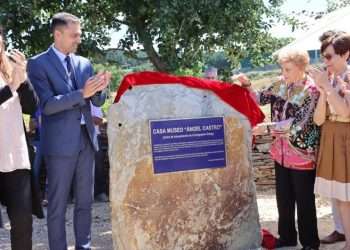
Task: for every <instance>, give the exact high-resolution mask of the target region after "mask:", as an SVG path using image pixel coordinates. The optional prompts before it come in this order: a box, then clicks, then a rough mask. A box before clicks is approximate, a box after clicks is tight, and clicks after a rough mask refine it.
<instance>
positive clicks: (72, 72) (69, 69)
mask: <svg viewBox="0 0 350 250" xmlns="http://www.w3.org/2000/svg"><path fill="white" fill-rule="evenodd" d="M65 61H66V63H67V71H68V76H69V78H70V80H71V81H72V85H73V88H74V89H78V86H77V82H76V80H75V77H74V71H73V68H72V63H71V59H70V56H66V59H65Z"/></svg>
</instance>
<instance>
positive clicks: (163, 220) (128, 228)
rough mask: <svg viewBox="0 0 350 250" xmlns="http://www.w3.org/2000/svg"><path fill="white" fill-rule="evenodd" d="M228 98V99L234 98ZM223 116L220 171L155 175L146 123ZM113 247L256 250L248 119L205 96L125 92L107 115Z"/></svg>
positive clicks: (176, 88) (148, 89)
mask: <svg viewBox="0 0 350 250" xmlns="http://www.w3.org/2000/svg"><path fill="white" fill-rule="evenodd" d="M233 98H234V97H233ZM213 116H223V117H224V127H225V142H226V161H227V166H226V167H224V168H216V169H200V170H192V171H181V172H173V173H162V174H154V172H153V165H152V164H153V163H152V149H151V142H150V131H149V120H154V119H175V118H179V119H180V118H198V117H213ZM108 138H109V158H110V171H111V172H110V195H111V196H110V200H111V207H112V216H111V218H112V231H113V241H114V249H118V250H161V249H164V250H186V249H188V250H195V249H198V250H203V249H213V250H214V249H215V250H219V249H232V250H236V249H237V250H248V249H257V248H259V246H260V243H261V236H260V225H259V218H258V209H257V203H256V194H255V185H254V183H253V175H252V160H251V127H250V124H249V121H248V119H247V118H246V117H245V116H243V115H242V114H241V113H239V112H237V111H236V110H235V109H233V108H232V107H231V106H229V105H228V104H226V103H225V102H223V101H222V100H220V99H219V98H218V97H217V96H216V95H214V94H212V92H210V91H206V90H199V89H194V88H188V87H185V86H183V85H177V84H162V85H143V86H136V87H134V88H132V90H128V91H127V92H125V93H124V95H123V96H122V97H121V99H120V101H119V102H118V103H116V104H113V105H112V106H111V108H110V110H109V114H108Z"/></svg>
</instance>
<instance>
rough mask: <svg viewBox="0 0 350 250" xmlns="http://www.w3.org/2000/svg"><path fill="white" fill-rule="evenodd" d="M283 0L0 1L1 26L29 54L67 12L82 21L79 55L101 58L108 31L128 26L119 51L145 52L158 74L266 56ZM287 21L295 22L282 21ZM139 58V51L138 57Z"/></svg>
mask: <svg viewBox="0 0 350 250" xmlns="http://www.w3.org/2000/svg"><path fill="white" fill-rule="evenodd" d="M282 2H283V0H267V1H264V0H198V1H192V0H132V1H131V0H118V1H115V0H104V1H99V0H60V1H49V0H17V1H12V0H1V2H0V22H1V23H3V24H5V26H6V27H7V28H8V30H9V33H8V37H9V40H10V41H11V42H12V44H13V45H14V46H15V47H19V48H21V49H24V50H25V51H26V52H27V54H28V55H33V54H35V53H38V52H39V51H42V50H43V49H44V48H46V47H47V46H48V45H49V44H50V43H51V42H52V39H51V38H50V36H49V24H48V23H49V20H50V18H51V17H52V15H53V14H54V13H55V12H58V11H62V10H64V11H67V12H71V13H72V14H75V15H77V16H79V17H80V18H81V20H82V23H83V28H84V32H83V34H84V35H83V44H82V46H81V49H80V50H81V53H82V54H83V55H86V56H96V55H98V54H101V52H102V51H101V50H102V49H103V47H104V46H105V45H106V44H108V43H109V37H108V35H109V32H108V31H109V30H110V29H116V30H118V29H119V28H120V25H122V24H125V25H126V26H127V29H128V30H127V33H126V36H125V37H124V38H123V39H122V40H121V42H120V49H123V50H125V51H127V52H129V54H133V52H135V51H138V50H144V51H145V52H146V54H147V57H148V58H149V60H150V61H151V62H152V64H153V65H154V66H155V68H156V69H157V70H159V71H168V72H175V71H176V70H178V69H181V68H194V67H195V68H199V67H200V65H202V61H203V54H204V53H211V52H214V51H217V50H224V51H225V53H226V55H227V56H228V58H229V60H230V62H231V63H234V64H237V63H238V62H239V60H240V59H242V58H244V57H246V56H253V57H256V60H255V61H257V62H259V56H260V54H261V53H263V54H264V53H265V52H266V46H269V45H270V44H269V43H268V42H267V41H268V40H271V39H270V38H269V35H268V30H269V28H270V27H271V25H272V23H273V22H276V21H279V20H281V18H282V17H281V15H280V14H279V11H278V10H279V7H280V5H281V4H282ZM284 18H285V19H284V20H285V21H287V22H291V19H288V18H286V17H284ZM134 54H135V53H134Z"/></svg>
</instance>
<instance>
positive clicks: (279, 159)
mask: <svg viewBox="0 0 350 250" xmlns="http://www.w3.org/2000/svg"><path fill="white" fill-rule="evenodd" d="M278 63H279V64H280V66H281V69H282V77H281V78H280V80H278V81H277V82H274V83H273V84H272V85H271V86H270V87H268V88H267V89H265V90H263V91H261V92H253V91H252V93H254V96H255V97H256V100H257V102H258V103H259V104H260V105H265V104H271V118H272V123H271V124H270V128H271V131H272V133H273V135H274V141H273V143H272V145H271V148H270V153H271V157H272V158H273V159H274V161H275V173H276V198H277V207H278V213H279V219H278V233H279V236H280V237H279V239H278V240H277V243H276V248H278V247H285V246H296V245H297V231H296V227H295V219H294V218H295V204H296V206H297V215H298V231H299V240H300V243H301V245H302V246H303V248H302V249H304V250H311V249H318V247H319V244H320V243H319V238H318V232H317V218H316V207H315V196H314V192H313V190H314V182H315V151H316V148H317V146H318V141H319V128H318V126H316V124H315V123H314V122H313V114H314V109H315V107H316V103H317V99H318V96H319V93H318V91H317V89H316V87H315V85H314V83H313V80H312V79H311V78H310V77H309V76H308V75H307V74H306V68H307V66H308V64H309V56H308V54H307V52H306V51H297V50H296V51H283V52H281V53H280V54H279V56H278ZM238 79H239V81H240V82H241V85H242V86H243V87H248V88H250V86H251V84H250V81H249V80H248V78H247V77H245V76H244V75H241V76H240V77H239V78H238ZM261 127H262V126H258V128H256V129H255V132H256V133H259V130H261Z"/></svg>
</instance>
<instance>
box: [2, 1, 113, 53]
mask: <svg viewBox="0 0 350 250" xmlns="http://www.w3.org/2000/svg"><path fill="white" fill-rule="evenodd" d="M109 7H110V5H109V3H108V1H97V0H96V1H82V0H81V1H80V0H79V1H69V0H61V1H49V0H16V1H12V0H1V1H0V23H1V24H2V25H4V26H5V28H6V30H7V31H8V33H7V38H8V41H9V42H10V43H11V45H12V46H13V47H15V48H20V49H21V50H24V51H25V53H26V54H27V55H28V56H31V55H33V54H36V53H39V52H41V51H43V50H44V49H45V48H47V47H48V46H49V45H50V44H51V43H52V37H51V36H50V30H49V26H50V25H49V21H50V19H51V17H52V16H53V14H55V13H56V12H60V11H67V12H70V13H72V14H75V15H77V16H78V17H80V18H81V20H82V27H83V30H84V32H83V37H82V38H83V39H82V41H83V44H82V45H81V46H80V50H81V53H82V54H84V55H86V56H95V55H96V54H98V53H101V49H102V48H103V46H105V45H107V44H108V43H109V41H110V38H109V33H108V29H109V28H118V27H119V25H118V24H117V23H115V24H114V26H113V25H112V18H113V14H112V13H113V11H112V10H111V9H110V8H109ZM96 13H99V14H98V15H96Z"/></svg>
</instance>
